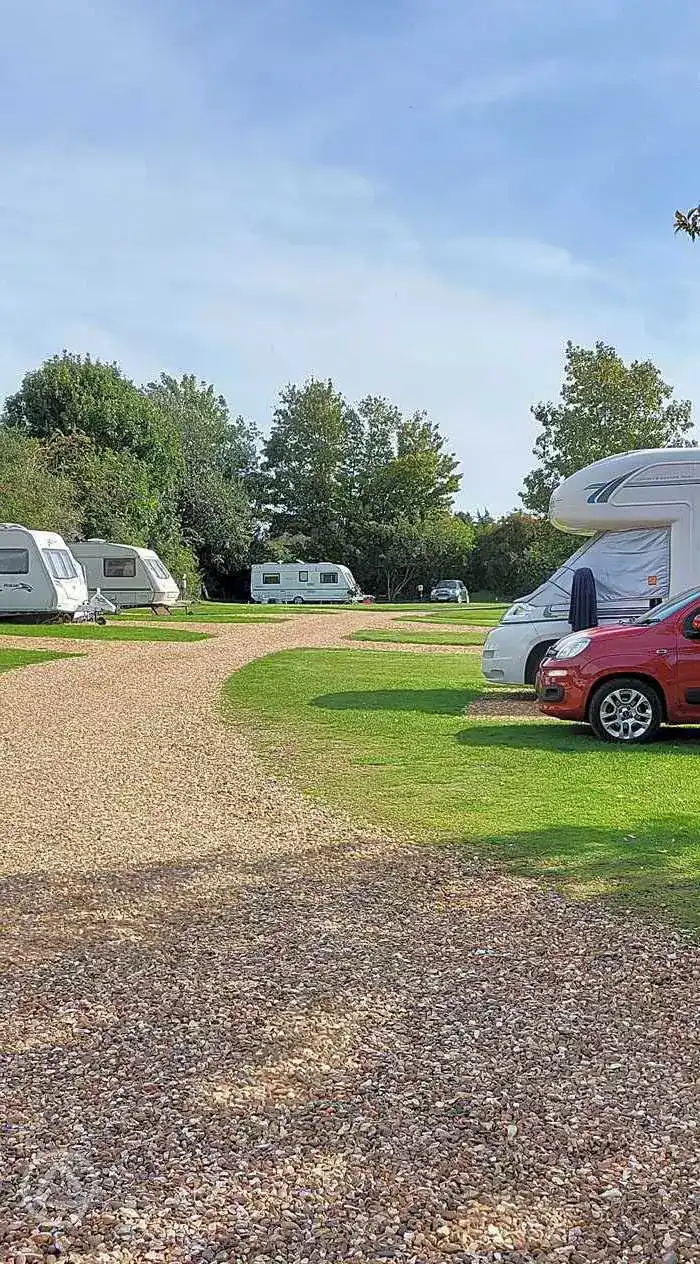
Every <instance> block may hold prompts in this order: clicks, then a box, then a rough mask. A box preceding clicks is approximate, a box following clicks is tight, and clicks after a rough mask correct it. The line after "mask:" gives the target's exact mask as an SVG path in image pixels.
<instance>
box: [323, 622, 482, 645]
mask: <svg viewBox="0 0 700 1264" xmlns="http://www.w3.org/2000/svg"><path fill="white" fill-rule="evenodd" d="M397 622H398V620H397ZM485 639H486V637H485V634H484V633H483V632H470V631H468V630H465V631H464V632H460V631H458V630H457V631H454V632H440V631H438V630H437V629H436V628H428V629H426V631H425V632H423V631H422V630H421V629H420V628H419V629H417V630H416V631H415V632H404V631H403V629H401V628H396V629H394V628H362V630H361V631H360V632H353V633H352V634H351V635H350V636H349V637H348V640H349V641H393V642H397V643H399V644H403V645H483V644H484V641H485Z"/></svg>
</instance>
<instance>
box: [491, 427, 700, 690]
mask: <svg viewBox="0 0 700 1264" xmlns="http://www.w3.org/2000/svg"><path fill="white" fill-rule="evenodd" d="M549 517H550V520H551V521H552V522H553V524H554V526H555V527H559V529H560V530H562V531H570V532H573V533H574V534H577V535H583V536H589V537H592V538H590V539H587V540H586V541H585V543H583V544H582V545H581V547H580V549H578V550H577V552H576V553H574V554H573V556H572V557H570V558H569V560H568V561H567V562H565V563H564V565H563V566H561V567H560V568H559V570H558V571H555V573H554V574H553V575H552V576H551V577H550V578H549V579H548V580H546V581H545V583H544V584H542V585H541V586H540V587H539V588H537V589H536V590H535V592H533V593H530V595H529V596H527V597H522V598H521V599H520V600H519V601H516V602H515V604H514V605H512V606H511V607H510V609H509V610H508V611H506V613H505V614H504V616H503V618H502V620H501V622H500V623H499V625H498V627H497V628H494V629H493V631H492V632H490V633H489V635H488V636H487V638H486V643H485V645H484V649H483V653H482V658H481V668H482V671H483V674H484V676H485V677H486V679H487V680H490V681H493V682H495V683H498V684H509V685H522V684H528V685H529V684H533V683H534V679H535V675H536V673H537V668H538V667H539V664H540V662H541V661H542V657H543V655H544V653H545V652H546V650H547V649H548V648H549V647H550V646H551V645H552V644H553V643H554V642H555V641H557V640H559V638H560V637H562V636H566V635H567V634H568V633H569V632H570V631H571V625H570V623H569V600H570V597H571V585H572V581H573V575H574V571H575V570H576V569H577V568H578V567H580V566H587V567H590V569H591V570H592V572H593V575H594V578H595V584H596V592H597V599H598V620H599V622H600V623H625V622H627V621H628V620H630V619H633V618H634V617H635V615H638V614H640V613H641V612H642V611H644V610H648V609H649V607H650V606H651V605H653V604H655V603H656V602H658V601H659V600H663V599H664V598H665V597H669V596H670V597H672V596H675V594H677V593H681V592H683V591H684V590H685V589H686V588H691V587H692V586H693V585H694V584H697V583H698V582H700V452H698V449H697V448H655V449H649V450H642V451H639V452H625V453H622V454H621V455H620V456H611V457H606V458H605V459H604V460H602V461H595V462H594V463H593V465H588V466H586V468H585V469H583V470H579V471H578V473H577V474H572V475H571V477H570V478H567V479H565V481H564V482H563V483H562V484H561V485H560V486H559V487H557V489H556V490H555V491H554V493H553V494H552V499H551V501H550V505H549Z"/></svg>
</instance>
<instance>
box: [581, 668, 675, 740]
mask: <svg viewBox="0 0 700 1264" xmlns="http://www.w3.org/2000/svg"><path fill="white" fill-rule="evenodd" d="M589 720H590V725H591V728H592V729H593V732H594V733H595V735H596V737H599V738H601V740H602V741H604V742H621V743H624V744H625V745H626V746H634V745H637V744H638V743H640V742H649V741H651V739H652V738H653V737H655V736H656V734H657V733H658V731H659V729H660V728H661V724H662V722H663V707H662V705H661V700H660V698H659V695H658V694H657V692H656V690H655V689H654V688H652V686H651V685H647V684H646V683H645V682H644V681H643V680H635V679H634V678H633V677H628V676H618V677H617V678H616V679H614V680H607V681H606V682H605V684H604V685H601V686H600V688H599V689H596V691H595V693H594V695H593V697H592V699H591V705H590V710H589Z"/></svg>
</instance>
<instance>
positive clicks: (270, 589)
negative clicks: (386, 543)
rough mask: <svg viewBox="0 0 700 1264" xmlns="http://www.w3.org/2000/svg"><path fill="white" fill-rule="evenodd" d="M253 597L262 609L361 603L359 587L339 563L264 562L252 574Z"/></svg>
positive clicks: (352, 576) (252, 570)
mask: <svg viewBox="0 0 700 1264" xmlns="http://www.w3.org/2000/svg"><path fill="white" fill-rule="evenodd" d="M250 595H251V597H252V599H253V601H257V602H258V603H259V604H262V605H278V604H283V605H287V604H290V603H291V604H293V605H296V606H302V605H308V604H312V605H321V604H324V603H326V602H328V603H332V604H336V603H338V602H358V601H361V600H362V592H361V591H360V585H359V584H358V582H357V580H356V579H355V577H354V575H353V573H352V571H351V570H350V569H349V568H348V567H347V566H341V565H339V563H337V562H265V563H264V564H263V565H261V566H253V567H251V571H250Z"/></svg>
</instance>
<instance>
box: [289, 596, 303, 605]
mask: <svg viewBox="0 0 700 1264" xmlns="http://www.w3.org/2000/svg"><path fill="white" fill-rule="evenodd" d="M303 604H304V598H303V597H295V598H294V601H293V602H292V605H293V606H303Z"/></svg>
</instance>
